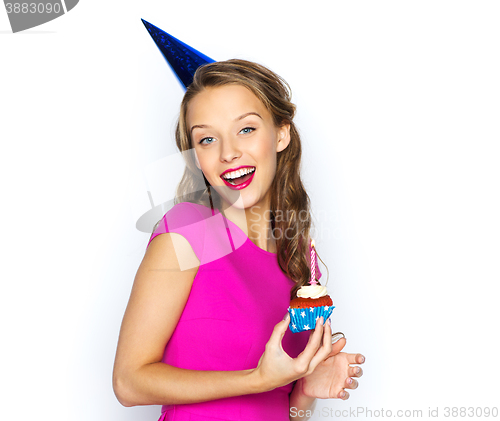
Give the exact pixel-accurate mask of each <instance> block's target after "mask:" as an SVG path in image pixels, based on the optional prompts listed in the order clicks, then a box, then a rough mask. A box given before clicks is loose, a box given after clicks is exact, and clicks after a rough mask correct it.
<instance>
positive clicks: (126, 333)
mask: <svg viewBox="0 0 500 421" xmlns="http://www.w3.org/2000/svg"><path fill="white" fill-rule="evenodd" d="M198 268H199V260H198V258H197V257H196V255H195V253H194V252H193V249H192V248H191V246H190V244H189V242H188V241H187V240H186V239H185V238H184V237H182V236H181V235H179V234H174V233H164V234H161V235H158V236H156V237H155V238H154V239H153V241H151V243H150V245H149V247H148V249H147V250H146V254H145V255H144V258H143V260H142V262H141V264H140V266H139V269H138V270H137V274H136V276H135V279H134V284H133V286H132V291H131V293H130V299H129V302H128V304H127V308H126V310H125V315H124V317H123V322H122V326H121V330H120V336H119V339H118V347H117V353H116V359H115V374H116V375H119V374H122V373H126V372H130V371H133V370H135V369H137V368H139V367H141V366H143V365H145V364H150V363H153V362H158V361H161V359H162V357H163V352H164V349H165V346H166V344H167V343H168V341H169V340H170V337H171V336H172V333H173V332H174V330H175V328H176V326H177V323H178V322H179V319H180V316H181V314H182V311H183V310H184V307H185V305H186V302H187V300H188V298H189V293H190V291H191V287H192V285H193V280H194V278H195V276H196V273H197V271H198Z"/></svg>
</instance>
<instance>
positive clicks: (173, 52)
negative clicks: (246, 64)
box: [141, 19, 215, 89]
mask: <svg viewBox="0 0 500 421" xmlns="http://www.w3.org/2000/svg"><path fill="white" fill-rule="evenodd" d="M141 20H142V23H143V24H144V26H145V27H146V29H147V30H148V32H149V35H151V38H153V41H154V42H155V43H156V45H157V47H158V48H159V49H160V51H161V53H162V54H163V56H164V57H165V59H166V60H167V61H168V64H170V67H171V68H172V70H173V71H174V73H175V75H176V76H177V78H178V79H179V82H181V84H182V86H183V87H184V89H186V88H187V87H188V86H189V85H190V84H191V83H192V82H193V76H194V73H195V72H196V69H197V68H198V67H200V66H201V65H203V64H206V63H213V62H214V61H215V60H213V59H211V58H210V57H207V56H206V55H205V54H202V53H200V52H199V51H198V50H195V49H194V48H192V47H190V46H189V45H187V44H185V43H183V42H182V41H179V40H178V39H177V38H175V37H173V36H172V35H170V34H167V33H166V32H165V31H163V30H161V29H160V28H158V27H156V26H154V25H152V24H151V23H149V22H148V21H145V20H144V19H141Z"/></svg>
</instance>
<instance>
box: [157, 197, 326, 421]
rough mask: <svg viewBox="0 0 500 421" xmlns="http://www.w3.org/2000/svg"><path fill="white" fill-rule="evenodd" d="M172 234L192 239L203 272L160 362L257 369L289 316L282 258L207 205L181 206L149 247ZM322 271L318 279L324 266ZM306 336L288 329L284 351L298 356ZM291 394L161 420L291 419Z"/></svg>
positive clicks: (170, 412)
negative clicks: (278, 326)
mask: <svg viewBox="0 0 500 421" xmlns="http://www.w3.org/2000/svg"><path fill="white" fill-rule="evenodd" d="M166 232H173V233H177V234H180V235H182V236H183V237H184V238H186V239H187V240H188V242H189V243H190V245H191V247H192V248H193V251H194V253H195V254H196V256H197V257H198V259H199V260H200V267H199V269H198V272H197V274H196V276H195V278H194V281H193V286H192V288H191V292H190V295H189V298H188V301H187V303H186V306H185V308H184V311H183V313H182V315H181V317H180V320H179V322H178V324H177V327H176V329H175V331H174V333H173V334H172V336H171V338H170V340H169V342H168V343H167V345H166V347H165V352H164V355H163V360H162V361H163V362H164V363H166V364H170V365H173V366H175V367H180V368H185V369H191V370H224V371H230V370H247V369H252V368H255V367H257V364H258V361H259V359H260V357H261V356H262V354H263V352H264V348H265V345H266V343H267V341H268V340H269V338H270V336H271V333H272V330H273V328H274V326H275V325H276V323H278V322H279V321H281V320H282V319H283V317H284V316H285V314H286V313H287V308H288V305H289V303H290V289H291V288H292V287H293V285H294V282H293V281H292V280H291V279H290V278H288V277H287V276H286V275H285V274H284V273H283V272H282V271H281V269H280V267H279V265H278V261H277V257H276V254H274V253H270V252H268V251H265V250H263V249H261V248H260V247H258V246H257V245H255V244H254V243H253V242H252V241H251V240H250V239H249V238H248V237H247V236H246V235H245V233H244V232H243V231H242V230H241V229H240V228H239V227H238V226H237V225H236V224H234V223H233V222H231V221H230V220H229V219H227V218H225V217H224V216H223V215H222V214H221V213H220V212H219V211H218V210H215V211H214V212H213V214H212V210H211V209H209V208H207V207H205V206H203V205H198V204H193V203H188V202H184V203H179V204H177V205H175V206H174V207H173V208H172V209H170V211H168V212H167V213H166V215H165V216H164V217H163V218H162V220H161V221H160V224H159V225H158V227H157V229H156V230H155V232H154V233H153V235H152V237H151V239H150V241H149V243H151V241H152V240H153V238H155V237H156V236H157V235H159V234H162V233H166ZM149 243H148V246H149ZM316 272H317V274H318V277H320V276H321V272H320V271H319V268H318V267H316ZM308 338H309V332H301V333H292V332H290V330H287V332H286V334H285V336H284V338H283V342H282V344H283V349H284V350H285V351H286V352H287V353H288V354H289V355H290V356H291V357H293V358H295V357H296V356H297V355H298V354H300V353H301V352H302V351H303V350H304V348H305V346H306V344H307V341H308ZM206 387H210V385H209V384H207V385H206ZM292 388H293V383H290V384H288V385H286V386H283V387H279V388H277V389H274V390H272V391H269V392H265V393H259V394H253V395H244V396H236V397H231V398H224V399H218V400H214V401H209V402H201V403H195V404H184V405H163V406H162V414H161V417H160V420H159V421H188V420H189V421H201V420H213V421H215V420H234V421H289V394H290V392H291V391H292Z"/></svg>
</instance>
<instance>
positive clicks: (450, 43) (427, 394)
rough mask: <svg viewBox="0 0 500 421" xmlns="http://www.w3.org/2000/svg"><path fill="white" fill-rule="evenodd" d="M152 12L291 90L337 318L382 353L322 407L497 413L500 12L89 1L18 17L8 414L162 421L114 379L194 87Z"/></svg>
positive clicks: (486, 6)
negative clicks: (168, 57)
mask: <svg viewBox="0 0 500 421" xmlns="http://www.w3.org/2000/svg"><path fill="white" fill-rule="evenodd" d="M174 3H175V4H174ZM2 10H3V9H2ZM140 18H144V19H146V20H148V21H149V22H151V23H153V24H154V25H156V26H159V27H160V28H162V29H164V30H165V31H167V32H170V33H171V34H172V35H174V36H176V37H177V38H179V39H181V40H183V41H184V42H186V43H187V44H189V45H192V46H193V47H195V48H197V49H199V50H200V51H202V52H203V53H205V54H207V55H208V56H210V57H212V58H214V59H216V60H225V59H229V58H233V57H237V58H245V59H249V60H254V61H258V62H260V63H262V64H264V65H267V66H269V67H270V68H271V69H272V70H274V71H276V72H277V73H278V74H280V75H282V76H283V77H284V78H285V79H286V80H287V81H288V82H289V83H290V85H291V86H292V90H293V95H294V97H293V98H294V102H295V103H296V104H297V106H298V115H297V119H296V122H297V124H298V126H299V128H300V130H301V133H302V137H303V146H304V159H303V176H304V182H305V184H306V186H307V188H308V191H309V193H310V196H311V199H312V205H313V210H314V215H315V217H316V226H317V249H318V252H319V255H320V256H321V257H322V258H323V260H324V261H325V263H326V264H327V265H328V268H329V270H330V279H329V282H328V288H329V290H330V292H331V294H332V296H333V298H334V301H335V304H336V305H337V309H336V311H335V314H334V323H335V326H334V328H335V329H336V330H341V331H343V332H344V333H345V334H346V336H347V339H348V344H347V346H346V350H347V351H349V352H362V353H363V354H364V355H366V358H367V362H366V364H365V367H364V370H365V375H364V376H363V378H362V379H361V380H360V387H359V389H358V390H356V391H353V392H352V394H351V399H349V400H348V401H346V402H341V401H338V400H332V401H322V402H320V403H319V404H320V407H321V406H324V407H326V408H327V409H328V408H331V409H334V410H335V409H349V408H351V409H354V410H355V411H357V410H358V408H361V409H363V408H367V409H370V410H373V411H375V410H380V409H382V408H384V409H385V410H386V411H387V410H392V411H393V413H395V411H396V410H398V409H402V410H414V409H422V410H423V414H424V416H427V412H428V408H429V407H432V408H433V409H435V408H436V407H439V416H440V417H439V418H443V419H445V417H444V408H445V407H453V406H457V407H485V406H488V407H492V406H495V405H496V406H497V407H499V406H500V402H499V399H498V396H499V387H498V377H499V376H498V375H499V369H498V361H497V359H498V355H499V352H500V347H499V339H498V327H497V325H498V320H499V311H498V288H497V284H498V282H499V281H500V273H499V256H500V253H499V252H500V245H499V238H500V226H499V218H498V215H499V214H500V198H499V185H498V184H499V183H498V182H499V179H500V170H499V164H498V163H499V159H500V156H499V146H498V144H499V140H500V136H499V134H500V128H499V111H500V103H499V101H500V100H499V98H500V82H499V80H500V78H499V77H498V75H499V74H500V59H499V47H500V26H499V25H498V21H499V18H500V6H499V5H498V2H496V1H480V2H473V1H453V2H451V1H419V2H408V1H376V2H372V1H356V2H330V1H319V2H293V1H292V2H275V3H271V2H269V1H260V0H258V1H252V2H245V3H239V2H233V1H226V2H222V1H212V2H207V1H189V2H181V1H177V2H164V1H151V0H148V1H145V0H142V1H140V2H139V1H134V2H132V1H107V2H97V1H90V0H82V1H81V2H80V4H78V5H77V6H76V7H75V8H74V9H73V10H72V11H70V12H69V13H68V14H67V15H65V16H62V17H61V18H59V19H56V20H55V21H53V22H49V23H47V24H45V25H42V26H39V27H37V28H33V29H31V30H28V31H25V32H21V33H18V34H12V33H11V31H10V26H9V23H8V20H7V15H6V13H4V12H3V11H0V32H1V33H0V61H1V67H0V76H1V77H0V138H1V151H2V153H1V158H0V159H1V166H0V171H1V183H2V184H1V190H2V198H3V200H2V207H1V215H2V235H1V244H2V253H1V256H2V265H1V271H2V272H1V279H2V283H3V291H2V294H1V296H0V311H1V313H0V314H1V323H2V326H1V332H2V346H1V348H0V349H1V351H0V352H1V355H0V356H1V360H0V364H1V365H2V369H1V378H2V384H4V385H6V386H7V390H5V389H4V391H3V392H2V395H1V398H2V405H1V407H0V418H1V419H6V420H24V419H29V418H33V419H40V420H63V419H64V420H67V419H70V420H118V419H120V420H130V421H132V420H156V419H157V418H158V417H159V414H160V407H158V406H156V407H134V408H124V407H122V406H121V405H120V404H119V403H118V401H117V400H116V398H115V396H114V394H113V390H112V384H111V373H112V366H113V360H114V354H115V350H116V343H117V338H118V332H119V328H120V323H121V318H122V316H123V312H124V310H125V306H126V304H127V300H128V296H129V293H130V288H131V285H132V282H133V279H134V275H135V272H136V270H137V267H138V265H139V263H140V261H141V259H142V257H143V255H144V252H145V248H146V244H147V241H148V239H149V235H148V234H146V233H143V232H140V231H138V230H137V229H136V228H135V223H136V221H137V219H138V218H139V217H140V216H141V215H142V214H143V213H145V212H146V211H147V210H148V209H149V208H150V204H149V199H148V196H147V190H148V189H150V190H152V187H149V186H150V184H148V183H151V184H154V183H155V182H156V183H157V182H158V180H155V179H154V178H153V179H151V177H150V179H149V180H146V179H145V177H144V176H143V174H144V173H145V172H147V171H148V168H149V169H150V168H151V165H153V164H154V163H155V162H156V161H157V160H159V159H161V158H164V157H165V156H167V155H169V154H172V153H174V152H175V147H174V141H173V128H174V124H175V119H176V116H177V112H178V105H179V103H180V100H181V98H182V93H183V91H182V89H181V87H180V85H179V83H178V81H177V80H176V78H175V77H174V75H173V73H172V72H171V70H170V69H169V67H168V66H167V64H166V62H165V60H164V59H163V57H162V56H161V54H160V52H159V50H158V49H157V48H156V46H155V45H154V43H153V41H152V39H151V37H150V36H149V34H148V32H147V31H146V29H145V28H144V26H143V24H142V22H141V20H140ZM150 173H151V172H150ZM174 179H175V174H174V175H173V176H172V177H171V179H170V180H168V181H169V184H170V185H172V183H174V181H173V180H174ZM175 182H177V180H175ZM157 203H159V201H157ZM322 270H323V273H324V275H325V279H326V270H325V269H324V266H322ZM373 417H375V414H374V415H373ZM313 419H315V420H319V419H331V418H328V417H324V416H320V415H319V414H317V415H316V416H315V417H314V418H313ZM358 419H363V416H360V417H358ZM369 419H371V418H370V417H369ZM446 419H448V418H446Z"/></svg>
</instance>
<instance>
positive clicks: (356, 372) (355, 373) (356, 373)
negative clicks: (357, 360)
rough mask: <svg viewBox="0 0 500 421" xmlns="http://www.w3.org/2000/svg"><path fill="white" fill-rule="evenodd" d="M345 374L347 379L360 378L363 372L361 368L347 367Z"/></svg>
mask: <svg viewBox="0 0 500 421" xmlns="http://www.w3.org/2000/svg"><path fill="white" fill-rule="evenodd" d="M347 374H348V375H349V377H361V376H362V375H363V370H362V368H361V367H349V370H348V371H347Z"/></svg>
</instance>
